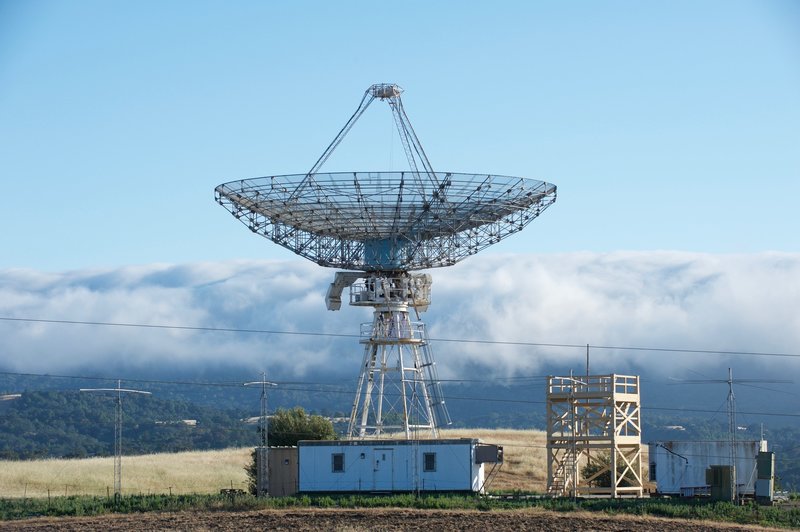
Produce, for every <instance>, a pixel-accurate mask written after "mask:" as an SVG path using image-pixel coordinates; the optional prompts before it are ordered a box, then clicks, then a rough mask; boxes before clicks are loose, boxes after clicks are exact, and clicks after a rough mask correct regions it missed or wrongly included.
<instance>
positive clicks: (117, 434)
mask: <svg viewBox="0 0 800 532" xmlns="http://www.w3.org/2000/svg"><path fill="white" fill-rule="evenodd" d="M80 391H81V392H100V393H108V392H113V393H115V394H116V398H115V400H114V402H115V403H116V409H115V413H114V498H115V499H119V497H120V495H122V394H123V393H138V394H141V395H153V394H152V393H150V392H146V391H143V390H128V389H125V388H122V381H121V380H119V379H117V387H116V388H81V389H80Z"/></svg>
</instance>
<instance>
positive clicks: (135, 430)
mask: <svg viewBox="0 0 800 532" xmlns="http://www.w3.org/2000/svg"><path fill="white" fill-rule="evenodd" d="M114 414H115V398H114V397H113V395H111V394H109V395H104V394H94V393H80V392H78V391H62V392H55V391H47V392H24V393H22V394H21V395H20V397H19V398H13V399H8V400H4V401H0V458H5V459H19V458H37V457H86V456H107V455H113V454H114ZM243 417H245V414H244V412H242V411H230V410H219V409H214V408H210V407H206V406H198V405H195V404H192V403H188V402H184V401H171V400H163V399H159V398H157V397H154V396H136V395H127V396H123V449H124V452H125V453H126V454H146V453H153V452H163V451H167V452H175V451H185V450H201V449H223V448H227V447H241V446H247V445H255V444H256V442H257V441H258V434H257V431H256V428H255V427H254V426H252V425H246V424H244V423H243V422H242V421H241V419H242V418H243Z"/></svg>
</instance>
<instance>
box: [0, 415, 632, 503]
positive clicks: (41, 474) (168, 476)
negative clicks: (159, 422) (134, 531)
mask: <svg viewBox="0 0 800 532" xmlns="http://www.w3.org/2000/svg"><path fill="white" fill-rule="evenodd" d="M440 437H442V438H479V439H480V440H481V441H482V442H485V443H493V444H497V445H502V446H503V451H504V459H505V462H504V463H503V464H502V466H501V467H500V468H499V469H498V470H497V475H496V476H495V477H494V478H493V479H492V480H491V482H490V484H489V485H488V488H489V489H491V490H514V489H518V490H524V491H538V492H543V491H544V490H545V487H546V481H547V479H546V477H547V452H546V448H545V444H546V441H545V433H544V432H543V431H537V430H512V429H446V430H442V431H441V432H440ZM250 450H251V449H249V448H242V449H225V450H221V451H196V452H184V453H174V454H167V453H164V454H151V455H144V456H128V457H123V459H122V492H123V493H126V494H127V493H146V494H147V493H170V488H172V489H171V492H172V493H217V492H218V491H219V490H220V489H222V488H231V487H233V488H238V489H245V487H246V482H247V477H246V474H245V472H244V467H245V465H247V463H248V462H249V460H250ZM645 450H646V447H645ZM646 460H647V458H646V456H643V463H645V464H646V463H647V461H646ZM487 466H488V464H487ZM488 471H489V468H488V467H487V473H488ZM643 473H646V468H645V471H643ZM113 486H114V465H113V459H112V458H88V459H79V460H30V461H0V497H24V496H27V497H46V496H47V495H48V490H50V494H51V495H64V494H65V493H66V494H68V495H76V494H88V495H105V494H106V493H107V490H109V489H110V490H111V492H113V489H114V488H113Z"/></svg>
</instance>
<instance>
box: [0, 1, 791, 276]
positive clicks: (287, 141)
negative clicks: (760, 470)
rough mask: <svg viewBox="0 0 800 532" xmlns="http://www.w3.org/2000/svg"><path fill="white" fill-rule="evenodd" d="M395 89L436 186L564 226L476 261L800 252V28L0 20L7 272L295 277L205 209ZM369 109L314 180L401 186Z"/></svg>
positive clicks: (359, 5)
mask: <svg viewBox="0 0 800 532" xmlns="http://www.w3.org/2000/svg"><path fill="white" fill-rule="evenodd" d="M376 82H396V83H398V84H400V85H401V86H403V87H404V88H405V89H406V93H405V95H404V102H405V106H406V110H407V111H408V113H409V116H410V118H411V121H412V123H413V124H414V127H415V128H416V130H417V133H418V134H419V137H420V139H421V140H422V143H423V145H424V146H425V147H426V150H427V152H428V155H429V157H430V159H431V161H432V163H433V166H434V168H436V169H440V170H446V171H464V172H491V173H500V174H508V175H519V176H525V177H532V178H536V179H543V180H547V181H550V182H553V183H555V184H556V185H558V187H559V200H558V202H557V203H556V204H555V205H554V206H553V207H552V208H551V209H550V210H548V211H547V212H546V213H544V215H543V216H542V217H541V218H540V219H539V220H537V221H536V222H534V223H533V224H532V225H531V226H530V227H529V228H528V229H526V230H525V231H523V232H522V233H521V234H519V235H515V236H513V237H511V238H509V239H508V240H507V241H505V242H503V243H501V244H500V245H498V246H495V248H496V249H491V250H487V251H485V252H484V253H561V252H577V251H590V252H610V251H615V250H634V251H647V250H684V251H691V252H710V253H756V252H762V251H769V250H774V251H784V252H796V251H798V247H799V246H798V244H800V236H798V227H800V214H798V212H800V211H799V210H798V208H797V205H796V204H797V198H800V126H798V124H800V4H798V3H796V2H792V1H759V2H755V1H752V2H746V1H719V2H714V1H707V2H681V1H675V2H662V3H656V2H570V3H565V2H498V3H496V5H494V4H492V5H490V4H489V3H487V2H440V3H430V2H403V3H402V4H397V3H384V4H381V3H376V2H308V1H298V2H283V3H278V2H236V3H226V2H188V1H187V2H182V1H174V2H154V1H144V2H135V3H114V2H102V1H98V2H92V1H72V2H67V1H62V2H59V1H31V2H22V1H8V0H0V184H2V189H3V192H4V198H5V201H4V204H3V208H2V210H0V223H2V227H3V231H2V232H0V250H2V251H1V252H0V268H32V269H37V270H44V271H64V270H69V269H80V268H100V267H118V266H124V265H128V264H150V263H155V262H160V263H183V262H192V261H216V260H228V259H233V258H247V259H262V258H279V259H290V258H292V257H293V256H292V255H291V254H290V253H289V252H286V251H284V250H282V249H280V248H278V247H277V246H275V245H273V244H271V243H270V242H268V241H266V240H264V239H260V238H259V237H256V236H254V235H251V234H250V233H249V232H248V231H246V230H245V229H244V228H243V227H242V226H241V225H240V224H238V223H237V222H236V221H235V220H233V218H232V217H230V215H229V214H227V213H226V212H225V211H224V210H223V209H222V208H221V207H219V206H217V205H216V204H215V203H214V201H213V187H214V186H215V185H217V184H219V183H221V182H224V181H229V180H233V179H242V178H246V177H254V176H261V175H273V174H282V173H302V172H305V171H306V170H307V169H308V168H309V167H310V166H311V164H313V162H314V161H315V160H316V158H317V157H318V155H319V154H320V153H321V152H322V150H323V149H324V148H325V147H326V146H327V144H328V142H329V141H330V140H331V139H332V137H333V136H334V135H335V134H336V132H337V131H338V130H339V128H340V127H341V126H342V124H343V123H344V121H345V120H346V119H347V118H348V117H349V116H350V113H352V111H353V110H354V109H355V107H356V105H357V103H358V101H359V99H360V97H361V94H362V93H363V91H364V90H365V89H366V88H367V87H368V86H369V85H370V84H372V83H376ZM392 139H393V137H392V122H391V115H390V113H389V112H388V110H387V109H386V108H385V106H382V105H379V104H378V103H376V104H375V105H374V107H373V108H371V109H370V111H369V113H368V115H366V116H365V118H364V120H363V123H361V124H359V125H358V126H357V128H356V129H355V130H354V131H353V134H352V136H351V137H350V138H348V139H347V140H346V141H345V143H344V144H343V145H342V147H341V149H340V151H339V152H337V153H336V155H335V156H334V157H333V158H332V159H331V160H330V161H329V162H328V164H327V165H326V166H325V167H324V169H325V170H330V171H336V170H382V169H400V168H403V167H404V166H403V165H402V161H401V160H400V158H399V155H400V151H399V148H398V147H397V145H396V139H395V140H394V141H393V140H392Z"/></svg>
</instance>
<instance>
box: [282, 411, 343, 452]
mask: <svg viewBox="0 0 800 532" xmlns="http://www.w3.org/2000/svg"><path fill="white" fill-rule="evenodd" d="M267 439H268V441H269V444H270V445H273V446H291V445H297V442H298V441H300V440H335V439H336V431H335V430H333V423H331V422H330V420H329V419H326V418H324V417H322V416H317V415H311V416H310V415H308V414H306V411H305V410H303V408H302V407H300V406H296V407H294V408H291V409H289V410H286V409H283V408H279V409H278V410H276V411H275V414H274V415H273V416H272V417H271V418H270V420H269V430H268V431H267Z"/></svg>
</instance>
